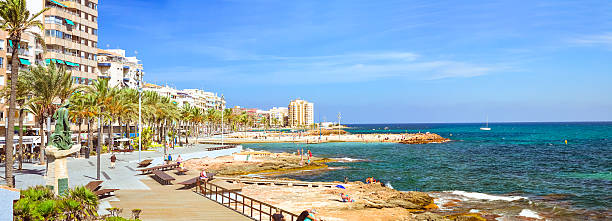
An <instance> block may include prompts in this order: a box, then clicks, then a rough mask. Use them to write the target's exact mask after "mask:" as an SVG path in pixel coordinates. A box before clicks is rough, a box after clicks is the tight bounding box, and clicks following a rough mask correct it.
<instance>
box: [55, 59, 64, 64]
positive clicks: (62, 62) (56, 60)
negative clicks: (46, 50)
mask: <svg viewBox="0 0 612 221" xmlns="http://www.w3.org/2000/svg"><path fill="white" fill-rule="evenodd" d="M55 63H58V64H64V61H62V60H60V59H55Z"/></svg>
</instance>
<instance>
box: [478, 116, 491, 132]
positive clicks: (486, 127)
mask: <svg viewBox="0 0 612 221" xmlns="http://www.w3.org/2000/svg"><path fill="white" fill-rule="evenodd" d="M480 130H491V128H490V127H489V116H487V126H485V127H481V128H480Z"/></svg>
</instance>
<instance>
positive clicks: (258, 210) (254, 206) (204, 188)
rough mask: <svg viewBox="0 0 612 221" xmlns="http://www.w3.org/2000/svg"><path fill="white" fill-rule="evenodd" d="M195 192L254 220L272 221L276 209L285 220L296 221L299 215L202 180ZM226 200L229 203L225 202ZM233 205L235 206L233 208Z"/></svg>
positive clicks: (197, 183)
mask: <svg viewBox="0 0 612 221" xmlns="http://www.w3.org/2000/svg"><path fill="white" fill-rule="evenodd" d="M202 184H204V185H202ZM195 192H196V193H198V194H200V195H202V196H204V197H206V198H208V199H210V200H212V201H215V202H217V203H219V204H221V205H223V206H225V207H227V208H230V209H232V210H234V211H236V212H239V213H241V214H242V215H244V216H246V217H249V218H251V219H253V220H259V221H263V220H269V221H271V220H272V215H274V213H273V210H274V209H277V210H278V211H280V213H281V214H283V215H284V216H285V220H288V221H289V220H290V221H296V220H297V218H298V215H296V214H294V213H292V212H289V211H286V210H283V209H281V208H278V207H276V206H273V205H270V204H268V203H265V202H262V201H259V200H256V199H253V198H251V197H248V196H245V195H242V194H240V193H237V192H236V191H232V190H228V189H226V188H223V187H221V186H218V185H215V184H212V183H209V182H201V181H200V179H198V180H197V181H196V189H195ZM225 193H227V195H225ZM232 195H233V197H232ZM219 198H220V199H219ZM239 198H240V199H239ZM226 199H227V202H226V201H225V200H226ZM219 200H220V201H219ZM232 204H234V205H233V206H232ZM240 206H242V210H240ZM266 207H267V208H266ZM254 212H255V213H254Z"/></svg>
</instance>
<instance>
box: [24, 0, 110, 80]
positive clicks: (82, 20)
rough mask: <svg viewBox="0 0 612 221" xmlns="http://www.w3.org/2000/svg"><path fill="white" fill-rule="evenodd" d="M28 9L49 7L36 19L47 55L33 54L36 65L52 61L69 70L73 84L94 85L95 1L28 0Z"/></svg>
mask: <svg viewBox="0 0 612 221" xmlns="http://www.w3.org/2000/svg"><path fill="white" fill-rule="evenodd" d="M27 6H28V9H29V10H30V12H33V13H35V12H38V11H40V10H42V9H43V8H45V7H47V8H49V10H47V11H46V12H45V13H43V14H42V15H41V16H40V17H39V19H41V21H42V22H43V24H44V26H45V33H40V34H41V35H42V36H44V40H45V44H46V47H47V52H46V53H39V54H36V63H42V62H44V63H45V64H49V63H50V62H52V61H54V62H56V63H58V64H60V65H64V66H65V67H66V69H67V70H68V71H71V73H72V77H73V78H74V80H75V83H77V84H85V85H91V84H93V82H94V81H96V80H97V79H98V74H97V73H98V72H97V70H96V69H97V67H98V62H97V60H96V55H97V53H98V0H67V1H56V0H27Z"/></svg>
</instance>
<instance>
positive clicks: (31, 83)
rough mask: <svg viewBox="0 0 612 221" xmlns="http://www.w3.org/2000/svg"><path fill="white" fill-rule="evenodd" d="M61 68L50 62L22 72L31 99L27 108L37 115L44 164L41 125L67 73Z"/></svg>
mask: <svg viewBox="0 0 612 221" xmlns="http://www.w3.org/2000/svg"><path fill="white" fill-rule="evenodd" d="M67 74H68V73H66V72H65V71H63V70H62V68H60V69H57V68H56V66H55V62H52V63H51V64H49V66H47V67H43V66H33V67H30V69H29V70H28V71H26V72H23V76H22V78H23V81H24V82H27V88H29V90H30V92H31V95H32V99H31V100H30V102H29V103H30V104H28V110H29V111H30V112H31V113H33V114H34V115H36V116H37V121H38V123H39V125H40V136H41V145H40V151H39V152H40V153H39V154H40V163H41V164H44V162H45V161H44V154H43V151H42V150H43V149H44V130H43V125H44V121H45V118H46V117H48V116H50V115H51V114H52V113H53V112H54V110H55V108H56V105H54V104H53V101H54V100H55V99H56V98H58V91H60V90H62V89H61V88H62V85H64V84H62V79H63V78H64V76H65V75H67Z"/></svg>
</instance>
